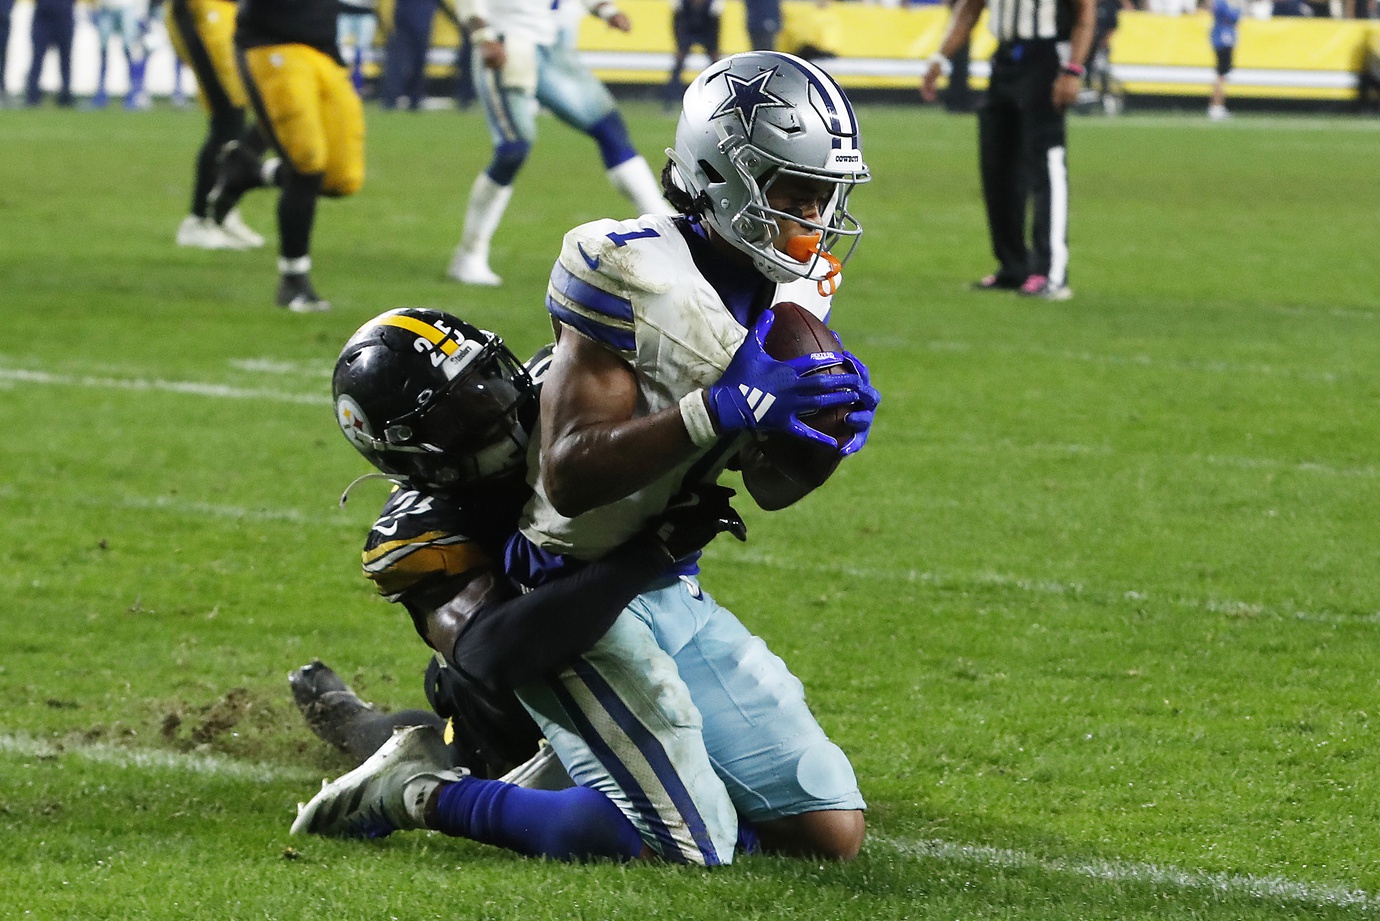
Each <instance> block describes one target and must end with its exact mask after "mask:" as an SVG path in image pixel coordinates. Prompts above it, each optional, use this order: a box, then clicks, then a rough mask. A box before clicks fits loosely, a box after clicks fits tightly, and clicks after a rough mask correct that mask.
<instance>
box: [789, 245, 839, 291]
mask: <svg viewBox="0 0 1380 921" xmlns="http://www.w3.org/2000/svg"><path fill="white" fill-rule="evenodd" d="M819 240H820V235H819V234H817V233H816V234H810V235H809V236H803V237H791V238H790V239H789V240H787V241H786V255H787V256H790V257H791V258H792V259H794V260H795V261H796V262H809V261H810V259H811V257H814V256H818V257H819V258H821V259H823V260H824V261H825V262H827V263H829V274H827V275H825V276H824V277H823V278H821V279H820V280H819V284H818V285H817V290H818V291H819V296H820V297H829V296H830V295H832V294H833V293H834V292H835V291H837V290H838V289H839V282H838V277H839V272H841V271H842V270H843V263H842V262H839V261H838V259H837V258H836V257H835V256H834V254H833V253H830V252H827V251H825V250H822V249H820V248H819Z"/></svg>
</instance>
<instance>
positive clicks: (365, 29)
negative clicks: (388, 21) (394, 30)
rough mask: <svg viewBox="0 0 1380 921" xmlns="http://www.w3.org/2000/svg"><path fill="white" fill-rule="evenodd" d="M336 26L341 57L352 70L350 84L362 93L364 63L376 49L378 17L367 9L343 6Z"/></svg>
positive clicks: (337, 17)
mask: <svg viewBox="0 0 1380 921" xmlns="http://www.w3.org/2000/svg"><path fill="white" fill-rule="evenodd" d="M335 26H336V30H335V32H336V43H337V44H339V45H340V56H341V57H343V58H345V63H346V65H347V66H348V67H349V68H350V82H351V83H353V84H354V85H355V92H357V93H362V92H363V91H364V62H365V58H367V57H368V55H369V50H370V49H371V48H373V47H374V31H375V29H376V28H377V26H378V17H377V15H376V14H375V13H374V11H373V10H372V9H369V8H367V7H357V6H346V5H345V4H341V7H340V12H339V13H338V14H337V16H336V20H335ZM347 47H348V48H349V49H350V50H349V52H348V53H347V52H346V50H345V49H346V48H347Z"/></svg>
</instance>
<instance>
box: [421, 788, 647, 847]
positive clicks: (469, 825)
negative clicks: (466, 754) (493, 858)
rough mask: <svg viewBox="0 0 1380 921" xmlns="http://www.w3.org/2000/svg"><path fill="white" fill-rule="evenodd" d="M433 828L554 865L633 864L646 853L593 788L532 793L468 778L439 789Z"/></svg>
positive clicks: (638, 838)
mask: <svg viewBox="0 0 1380 921" xmlns="http://www.w3.org/2000/svg"><path fill="white" fill-rule="evenodd" d="M432 827H434V828H435V829H436V830H437V831H439V832H442V833H443V834H447V835H450V836H451V837H454V838H468V839H470V840H471V841H478V842H480V843H483V844H492V845H496V846H497V847H502V848H507V849H508V850H510V851H516V852H517V853H519V854H526V855H527V856H529V857H549V858H551V859H553V860H592V859H598V858H605V859H610V860H632V859H634V858H636V857H637V856H638V855H639V854H641V853H642V836H641V835H640V834H638V832H637V829H636V828H635V827H634V826H633V824H632V822H630V821H628V818H627V816H625V815H623V813H622V812H621V811H620V810H619V809H618V807H617V806H615V805H614V804H613V802H612V801H611V800H610V799H609V798H608V797H607V796H605V795H604V794H602V793H600V792H599V791H598V790H594V789H591V788H589V787H571V788H570V789H568V790H529V789H527V788H525V787H519V786H517V785H516V784H510V783H505V782H503V781H501V780H479V779H478V778H475V777H466V778H465V779H464V780H461V781H460V782H459V783H451V784H446V785H445V786H443V787H441V793H440V796H439V797H438V798H437V801H436V814H435V817H434V821H433V823H432Z"/></svg>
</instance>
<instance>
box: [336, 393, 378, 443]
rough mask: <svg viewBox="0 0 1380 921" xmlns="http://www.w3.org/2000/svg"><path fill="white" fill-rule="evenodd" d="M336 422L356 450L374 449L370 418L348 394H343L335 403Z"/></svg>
mask: <svg viewBox="0 0 1380 921" xmlns="http://www.w3.org/2000/svg"><path fill="white" fill-rule="evenodd" d="M335 421H336V424H337V425H339V426H340V430H341V431H342V432H344V433H345V437H346V438H348V439H349V440H350V444H352V445H354V446H355V448H356V449H358V450H360V451H368V450H371V449H372V448H373V446H374V444H375V437H374V431H373V428H372V427H370V425H369V417H368V416H366V415H364V410H363V409H360V406H359V404H358V403H356V402H355V399H354V397H352V396H350V395H349V394H348V393H342V394H341V395H340V396H339V397H338V398H337V399H336V401H335Z"/></svg>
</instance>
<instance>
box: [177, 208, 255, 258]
mask: <svg viewBox="0 0 1380 921" xmlns="http://www.w3.org/2000/svg"><path fill="white" fill-rule="evenodd" d="M177 245H178V246H190V247H193V248H195V249H248V248H249V247H248V246H247V245H246V244H244V243H242V242H240V241H239V240H237V239H235V238H234V237H232V236H230V234H228V233H226V232H225V230H223V229H222V228H221V227H220V226H219V225H218V224H216V223H215V222H214V221H212V220H211V219H210V218H205V217H197V216H196V215H194V214H189V215H187V216H186V217H184V218H183V219H182V223H181V224H179V225H178V227H177Z"/></svg>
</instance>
